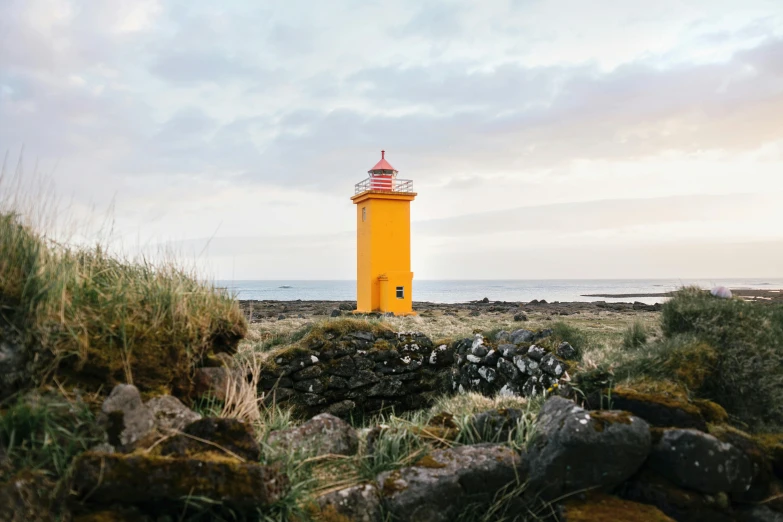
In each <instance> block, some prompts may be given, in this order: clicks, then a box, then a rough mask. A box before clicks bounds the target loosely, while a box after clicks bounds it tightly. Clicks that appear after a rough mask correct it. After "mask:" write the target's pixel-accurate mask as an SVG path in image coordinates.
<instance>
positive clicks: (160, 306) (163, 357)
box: [0, 179, 247, 391]
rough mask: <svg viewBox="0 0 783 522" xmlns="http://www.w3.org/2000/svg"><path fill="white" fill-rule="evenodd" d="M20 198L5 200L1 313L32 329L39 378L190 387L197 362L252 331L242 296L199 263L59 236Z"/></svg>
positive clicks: (0, 208) (0, 219)
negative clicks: (155, 259) (73, 242)
mask: <svg viewBox="0 0 783 522" xmlns="http://www.w3.org/2000/svg"><path fill="white" fill-rule="evenodd" d="M0 181H2V180H1V179H0ZM0 188H5V187H2V184H1V183H0ZM14 205H16V201H15V200H9V199H6V200H0V315H2V316H3V317H4V318H5V320H7V321H8V322H10V323H11V324H12V325H13V326H14V327H15V328H16V329H17V330H19V331H20V332H22V333H24V334H25V337H26V339H25V340H26V341H27V344H28V346H29V347H30V349H29V352H30V353H29V359H30V360H31V361H32V360H33V359H35V360H36V365H37V367H36V371H35V372H34V375H32V376H31V377H32V378H33V379H35V381H36V382H38V383H40V382H41V381H42V380H43V379H44V377H45V376H47V375H48V376H51V375H52V374H53V373H54V374H56V375H58V376H59V377H60V380H61V382H65V383H66V384H68V383H69V382H75V383H78V384H79V386H81V387H82V388H86V389H91V390H95V389H98V388H100V387H104V388H106V387H108V388H109V389H110V387H111V386H113V385H114V384H116V383H119V382H126V383H133V384H136V385H137V386H138V387H139V388H140V389H141V390H143V391H162V390H170V389H180V388H186V387H187V386H188V383H189V379H188V378H189V373H190V371H191V370H192V367H193V365H195V364H197V363H198V362H199V361H201V360H202V359H203V358H204V357H205V356H206V355H207V354H208V353H209V352H210V351H212V350H216V351H221V350H222V351H230V350H233V349H234V348H235V346H236V343H237V342H238V340H239V339H240V338H242V337H243V336H244V335H245V333H246V329H247V324H246V321H245V319H244V317H243V315H242V313H241V312H240V310H239V307H238V304H237V303H236V301H234V299H233V298H232V297H231V296H230V295H228V294H226V293H224V292H221V291H219V290H218V289H216V288H214V287H213V286H212V285H210V284H208V283H203V282H201V281H199V280H198V279H197V277H196V274H195V272H193V271H189V270H185V269H182V268H180V267H179V266H177V265H176V264H175V263H173V262H164V263H162V264H158V265H153V264H152V263H150V262H149V261H147V260H145V259H140V260H130V259H125V258H122V257H118V256H115V255H113V254H110V253H108V252H107V251H106V249H105V248H104V247H102V246H100V245H97V246H94V247H78V246H68V245H64V244H61V243H58V242H55V241H53V240H52V239H51V238H50V237H49V236H47V232H46V231H45V230H42V229H40V228H37V227H36V225H35V221H34V220H32V219H30V218H29V217H27V215H26V214H25V213H23V212H21V211H20V210H19V209H18V208H15V207H14ZM28 214H29V213H28ZM33 348H35V350H34V349H33Z"/></svg>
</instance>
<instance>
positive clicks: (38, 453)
mask: <svg viewBox="0 0 783 522" xmlns="http://www.w3.org/2000/svg"><path fill="white" fill-rule="evenodd" d="M104 437H105V434H104V432H103V430H102V429H101V428H99V427H98V426H97V425H96V422H95V417H94V416H93V414H92V413H91V412H90V409H89V408H88V407H87V405H85V404H83V403H80V402H75V401H70V400H67V399H65V398H64V397H62V396H59V395H44V396H39V395H28V396H26V397H24V398H20V399H18V400H17V401H16V402H15V403H14V404H12V405H11V406H10V407H9V408H8V409H6V410H5V411H4V412H2V413H0V448H4V449H5V454H6V459H7V460H6V462H5V463H3V464H0V482H4V481H5V480H8V479H9V478H10V477H11V476H13V475H14V474H15V473H17V472H18V471H20V470H28V471H30V470H32V471H40V472H43V473H45V474H47V475H48V476H49V477H50V478H52V479H53V480H58V479H60V478H62V477H64V476H65V474H66V472H67V470H68V467H69V466H70V463H71V461H72V460H73V458H74V457H75V456H76V455H78V454H79V453H82V452H83V451H85V450H87V449H89V448H90V447H92V446H94V445H96V444H99V443H101V442H103V441H104Z"/></svg>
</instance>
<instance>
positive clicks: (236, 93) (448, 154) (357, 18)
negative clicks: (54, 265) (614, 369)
mask: <svg viewBox="0 0 783 522" xmlns="http://www.w3.org/2000/svg"><path fill="white" fill-rule="evenodd" d="M22 147H24V155H23V161H24V168H25V171H26V172H30V171H32V170H34V168H36V167H34V165H36V164H37V169H38V170H39V171H42V172H44V173H48V174H50V175H51V176H52V177H53V178H54V181H55V183H56V185H57V187H58V190H59V191H60V192H61V193H62V194H63V195H65V196H66V197H67V198H72V200H73V203H72V211H73V212H75V213H77V214H82V213H86V212H87V209H90V208H93V207H97V208H99V209H103V208H107V207H108V206H109V205H112V215H113V216H114V219H115V220H116V236H115V240H116V242H117V244H122V245H123V246H124V247H125V248H131V249H135V248H138V247H143V248H148V247H152V246H154V245H159V244H160V243H162V242H174V245H175V248H177V249H180V250H181V251H183V252H184V253H185V255H199V256H200V257H199V262H200V263H203V264H204V265H205V266H207V267H208V268H209V270H210V271H211V274H212V275H214V276H216V277H218V278H236V279H253V278H257V279H274V278H300V279H348V278H352V277H353V276H354V273H355V246H354V235H353V234H354V226H355V224H354V219H355V213H354V212H355V211H354V208H353V205H352V204H351V202H350V201H349V200H348V197H349V196H350V195H352V193H353V184H354V183H356V182H357V181H359V180H360V179H362V178H363V177H365V176H366V171H367V169H368V168H369V167H371V166H372V165H373V164H374V163H375V162H376V161H377V159H378V154H379V150H380V149H381V148H385V149H386V150H387V151H388V154H387V157H388V159H389V160H390V162H391V163H392V164H393V165H394V166H395V167H396V168H397V169H399V170H400V176H401V177H404V178H412V179H414V183H415V186H416V189H417V191H418V192H419V196H418V198H417V200H416V201H415V202H414V203H413V207H412V215H413V220H414V224H413V233H414V239H413V257H414V259H413V265H414V267H413V268H414V271H415V272H416V277H418V278H425V279H436V278H466V279H479V278H515V279H525V278H551V277H564V278H590V277H613V276H614V277H682V278H690V277H721V276H723V277H731V276H735V277H775V276H777V277H780V276H781V275H783V273H781V270H780V267H781V266H783V205H781V203H780V202H781V201H783V3H781V2H780V1H779V0H768V1H763V0H745V1H742V2H738V1H715V0H712V1H707V0H705V1H697V0H693V1H689V2H681V1H679V0H670V1H666V0H664V1H660V2H654V3H652V4H651V3H649V2H648V3H645V4H640V3H638V2H614V1H606V2H600V1H596V2H583V1H579V0H573V1H544V0H502V1H501V0H487V1H483V2H473V1H470V0H454V1H427V2H421V1H418V2H414V1H412V0H411V1H394V2H391V1H388V2H381V1H365V0H361V1H360V0H335V1H330V2H306V1H295V0H287V1H280V2H276V1H267V2H255V1H249V0H248V1H244V2H243V1H226V2H221V3H215V2H207V1H193V0H182V1H166V2H164V1H155V0H125V1H119V0H115V1H112V2H92V1H88V0H82V1H80V0H6V1H4V2H2V3H0V150H2V151H4V152H5V151H10V156H11V160H10V161H11V162H12V163H13V162H15V161H16V158H17V155H18V154H19V152H20V150H21V148H22Z"/></svg>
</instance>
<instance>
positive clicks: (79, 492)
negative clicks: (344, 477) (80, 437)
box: [71, 452, 289, 515]
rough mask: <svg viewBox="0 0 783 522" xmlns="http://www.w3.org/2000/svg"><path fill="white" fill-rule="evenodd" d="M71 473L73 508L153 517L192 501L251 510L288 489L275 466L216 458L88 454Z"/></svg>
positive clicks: (275, 498) (276, 497)
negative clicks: (127, 509)
mask: <svg viewBox="0 0 783 522" xmlns="http://www.w3.org/2000/svg"><path fill="white" fill-rule="evenodd" d="M73 469H74V473H73V479H72V484H71V490H72V492H73V495H74V496H73V498H74V500H75V501H76V502H77V505H78V506H80V507H82V506H85V505H87V506H89V505H93V506H94V505H104V506H113V505H122V506H136V507H139V508H141V509H143V510H145V511H148V512H149V511H153V512H154V514H156V515H166V514H172V513H173V514H177V513H181V511H182V509H183V506H184V502H185V501H186V500H187V499H188V498H195V497H202V498H206V499H209V500H211V501H212V502H213V503H221V504H222V506H223V507H225V508H227V509H231V510H235V511H239V512H246V511H247V512H249V511H253V512H254V511H255V510H256V509H257V508H263V507H264V506H268V505H270V504H272V503H274V502H276V501H277V500H279V499H280V498H281V497H282V496H283V495H284V494H285V493H286V492H287V491H288V488H289V483H288V479H287V477H286V476H285V475H283V474H282V473H280V472H279V471H278V470H277V469H276V468H273V467H269V466H262V465H260V464H257V463H249V462H239V461H238V460H236V459H230V458H223V457H220V456H217V455H207V456H204V457H201V458H197V459H196V458H171V457H160V456H153V455H145V454H131V455H120V454H105V453H93V452H87V453H84V454H82V455H81V456H80V457H79V458H78V459H77V460H76V461H75V462H74V468H73Z"/></svg>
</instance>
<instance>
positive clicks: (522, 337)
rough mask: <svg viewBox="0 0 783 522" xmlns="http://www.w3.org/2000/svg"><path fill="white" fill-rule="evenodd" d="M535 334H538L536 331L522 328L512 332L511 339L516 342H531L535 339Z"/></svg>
mask: <svg viewBox="0 0 783 522" xmlns="http://www.w3.org/2000/svg"><path fill="white" fill-rule="evenodd" d="M535 336H536V334H535V332H531V331H530V330H525V329H520V330H514V331H513V332H511V338H510V339H509V340H510V341H511V342H512V343H514V344H519V343H529V342H532V341H533V338H534V337H535Z"/></svg>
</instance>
